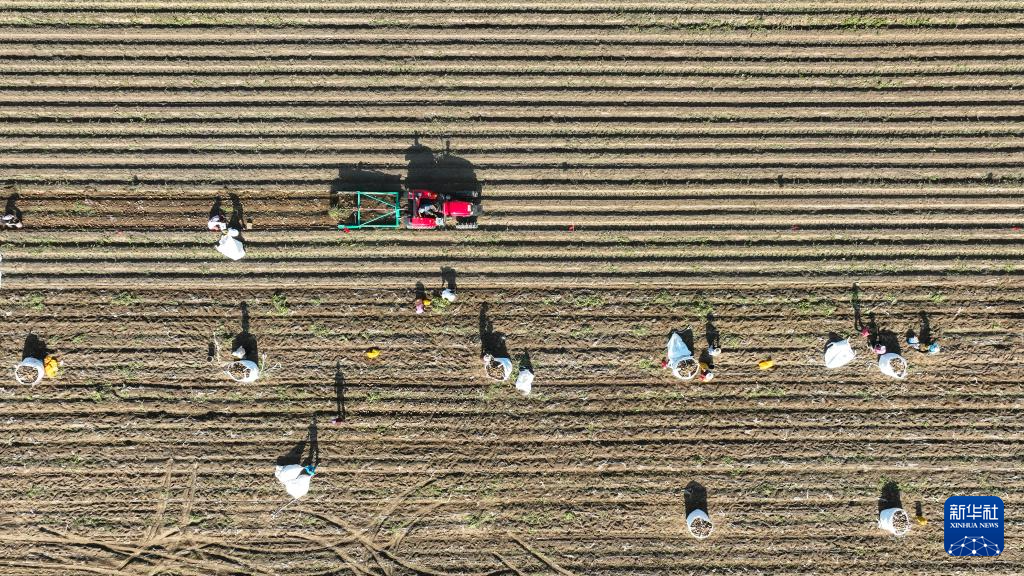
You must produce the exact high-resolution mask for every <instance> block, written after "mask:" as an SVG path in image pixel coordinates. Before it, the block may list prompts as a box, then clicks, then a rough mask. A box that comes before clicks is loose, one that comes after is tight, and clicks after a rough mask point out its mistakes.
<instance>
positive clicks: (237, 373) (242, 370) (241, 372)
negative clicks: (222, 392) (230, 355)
mask: <svg viewBox="0 0 1024 576" xmlns="http://www.w3.org/2000/svg"><path fill="white" fill-rule="evenodd" d="M228 374H231V377H232V378H234V379H235V380H244V379H245V378H248V377H249V369H248V368H247V367H245V366H244V365H242V363H241V362H232V363H231V364H230V365H229V366H228Z"/></svg>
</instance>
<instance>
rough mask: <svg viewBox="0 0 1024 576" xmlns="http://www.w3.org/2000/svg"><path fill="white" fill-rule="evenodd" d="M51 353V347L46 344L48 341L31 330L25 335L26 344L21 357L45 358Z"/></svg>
mask: <svg viewBox="0 0 1024 576" xmlns="http://www.w3.org/2000/svg"><path fill="white" fill-rule="evenodd" d="M49 355H50V349H49V347H47V345H46V341H45V340H43V339H42V338H40V337H39V336H36V335H35V334H33V333H31V332H29V334H28V336H25V346H24V347H23V348H22V350H21V359H22V360H24V359H25V358H38V359H40V360H44V359H45V358H46V357H47V356H49Z"/></svg>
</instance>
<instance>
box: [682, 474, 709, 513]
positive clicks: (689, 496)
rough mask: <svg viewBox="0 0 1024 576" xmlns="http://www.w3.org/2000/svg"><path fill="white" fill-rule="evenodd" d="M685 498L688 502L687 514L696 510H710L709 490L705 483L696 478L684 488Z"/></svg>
mask: <svg viewBox="0 0 1024 576" xmlns="http://www.w3.org/2000/svg"><path fill="white" fill-rule="evenodd" d="M683 500H684V502H685V503H686V516H689V515H690V513H691V512H693V511H694V510H703V511H705V512H709V510H708V491H707V489H706V488H704V485H703V484H701V483H700V482H697V481H696V480H694V481H691V482H690V483H689V484H687V485H686V488H685V489H684V490H683Z"/></svg>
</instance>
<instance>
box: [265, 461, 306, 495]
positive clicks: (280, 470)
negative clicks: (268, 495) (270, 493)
mask: <svg viewBox="0 0 1024 576" xmlns="http://www.w3.org/2000/svg"><path fill="white" fill-rule="evenodd" d="M315 474H316V466H312V465H311V466H300V465H298V464H289V465H287V466H277V467H276V468H275V469H274V476H276V477H277V481H278V482H280V483H281V484H283V485H284V489H285V490H286V491H287V492H288V495H289V496H291V497H292V498H302V497H303V496H305V495H306V494H307V493H308V492H309V481H310V480H312V479H313V476H314V475H315Z"/></svg>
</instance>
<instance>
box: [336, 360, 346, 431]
mask: <svg viewBox="0 0 1024 576" xmlns="http://www.w3.org/2000/svg"><path fill="white" fill-rule="evenodd" d="M334 400H335V402H336V403H337V413H336V415H335V418H334V420H335V422H344V421H345V375H344V374H343V373H342V372H341V362H335V363H334Z"/></svg>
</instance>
